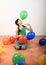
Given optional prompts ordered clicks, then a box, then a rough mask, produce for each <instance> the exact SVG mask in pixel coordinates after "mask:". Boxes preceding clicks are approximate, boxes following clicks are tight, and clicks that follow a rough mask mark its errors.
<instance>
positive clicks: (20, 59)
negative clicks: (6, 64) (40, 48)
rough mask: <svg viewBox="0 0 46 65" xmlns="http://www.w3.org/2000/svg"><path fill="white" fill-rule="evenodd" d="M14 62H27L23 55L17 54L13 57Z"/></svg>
mask: <svg viewBox="0 0 46 65" xmlns="http://www.w3.org/2000/svg"><path fill="white" fill-rule="evenodd" d="M12 61H13V63H15V62H16V61H24V62H25V57H24V56H23V55H22V54H21V53H16V54H14V55H13V57H12Z"/></svg>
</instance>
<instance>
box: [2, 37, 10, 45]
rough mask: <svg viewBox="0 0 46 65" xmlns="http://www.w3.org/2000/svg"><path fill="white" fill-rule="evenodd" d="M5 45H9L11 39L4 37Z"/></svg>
mask: <svg viewBox="0 0 46 65" xmlns="http://www.w3.org/2000/svg"><path fill="white" fill-rule="evenodd" d="M3 43H4V45H7V44H9V37H4V38H3Z"/></svg>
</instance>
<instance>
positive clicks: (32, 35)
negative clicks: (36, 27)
mask: <svg viewBox="0 0 46 65" xmlns="http://www.w3.org/2000/svg"><path fill="white" fill-rule="evenodd" d="M34 37H35V33H34V32H32V31H30V32H28V33H27V39H28V40H31V39H33V38H34Z"/></svg>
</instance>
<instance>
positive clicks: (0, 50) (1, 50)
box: [0, 42, 3, 54]
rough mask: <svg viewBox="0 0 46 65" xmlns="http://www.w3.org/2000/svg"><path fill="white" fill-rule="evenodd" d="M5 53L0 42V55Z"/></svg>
mask: <svg viewBox="0 0 46 65" xmlns="http://www.w3.org/2000/svg"><path fill="white" fill-rule="evenodd" d="M2 52H3V48H2V42H0V54H1V53H2Z"/></svg>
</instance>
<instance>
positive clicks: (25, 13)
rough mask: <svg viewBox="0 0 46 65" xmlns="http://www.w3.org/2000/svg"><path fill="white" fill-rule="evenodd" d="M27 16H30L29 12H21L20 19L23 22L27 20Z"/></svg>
mask: <svg viewBox="0 0 46 65" xmlns="http://www.w3.org/2000/svg"><path fill="white" fill-rule="evenodd" d="M27 16H28V13H27V11H25V10H23V11H21V12H20V18H21V19H22V20H24V19H26V18H27Z"/></svg>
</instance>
